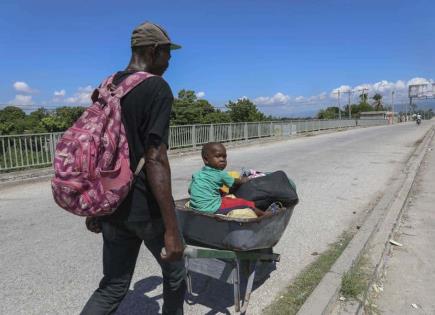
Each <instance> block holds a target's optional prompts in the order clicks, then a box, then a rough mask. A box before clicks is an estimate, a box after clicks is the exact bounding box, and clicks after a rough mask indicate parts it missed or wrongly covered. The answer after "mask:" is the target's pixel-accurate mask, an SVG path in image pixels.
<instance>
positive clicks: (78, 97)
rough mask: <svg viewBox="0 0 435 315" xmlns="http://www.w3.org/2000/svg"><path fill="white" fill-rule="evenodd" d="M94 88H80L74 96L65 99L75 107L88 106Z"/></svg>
mask: <svg viewBox="0 0 435 315" xmlns="http://www.w3.org/2000/svg"><path fill="white" fill-rule="evenodd" d="M93 91H94V88H93V87H92V86H90V85H88V86H85V87H79V88H78V89H77V92H76V93H75V94H74V96H71V97H68V98H66V99H65V102H66V103H69V104H75V105H88V104H90V103H91V95H92V92H93Z"/></svg>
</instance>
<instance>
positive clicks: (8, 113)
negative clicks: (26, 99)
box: [0, 106, 26, 123]
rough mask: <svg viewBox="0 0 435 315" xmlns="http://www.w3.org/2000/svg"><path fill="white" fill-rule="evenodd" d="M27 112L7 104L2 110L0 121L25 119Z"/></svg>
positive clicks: (0, 111)
mask: <svg viewBox="0 0 435 315" xmlns="http://www.w3.org/2000/svg"><path fill="white" fill-rule="evenodd" d="M24 117H26V113H25V112H24V111H23V110H22V109H21V108H19V107H16V106H6V107H5V108H3V109H2V110H0V123H4V122H14V121H17V120H20V119H24Z"/></svg>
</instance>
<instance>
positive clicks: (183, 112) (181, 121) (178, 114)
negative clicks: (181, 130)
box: [171, 89, 216, 125]
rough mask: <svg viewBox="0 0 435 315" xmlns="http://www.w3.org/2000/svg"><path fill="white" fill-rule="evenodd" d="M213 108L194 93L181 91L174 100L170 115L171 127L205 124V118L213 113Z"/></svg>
mask: <svg viewBox="0 0 435 315" xmlns="http://www.w3.org/2000/svg"><path fill="white" fill-rule="evenodd" d="M215 111H216V110H215V108H214V107H213V106H212V105H211V104H210V103H209V102H208V101H207V100H204V99H198V98H197V97H196V95H195V91H192V90H184V89H183V90H181V91H179V92H178V98H176V99H175V100H174V104H173V106H172V113H171V124H172V125H188V124H203V123H207V120H208V119H207V118H206V117H207V116H208V115H210V114H212V113H215Z"/></svg>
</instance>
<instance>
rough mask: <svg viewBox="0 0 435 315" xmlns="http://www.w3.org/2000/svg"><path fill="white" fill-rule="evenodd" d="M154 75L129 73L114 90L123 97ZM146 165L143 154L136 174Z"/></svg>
mask: <svg viewBox="0 0 435 315" xmlns="http://www.w3.org/2000/svg"><path fill="white" fill-rule="evenodd" d="M153 76H154V74H151V73H149V72H145V71H138V72H135V73H133V74H131V75H129V76H128V77H127V78H125V79H124V80H122V82H121V83H120V84H119V85H118V86H116V87H115V89H114V91H113V92H114V93H115V95H116V96H118V97H119V98H122V97H124V96H125V95H127V94H128V93H129V92H130V91H131V90H133V89H134V88H135V87H136V86H138V85H139V84H140V83H142V82H143V81H145V80H146V79H148V78H151V77H153ZM113 77H114V76H112V77H110V78H109V79H108V81H107V83H108V84H110V85H112V81H113ZM112 86H113V85H112ZM144 165H145V157H144V156H143V157H142V158H141V159H140V160H139V163H138V164H137V167H136V170H135V171H134V176H138V175H139V173H140V172H141V171H142V169H143V167H144Z"/></svg>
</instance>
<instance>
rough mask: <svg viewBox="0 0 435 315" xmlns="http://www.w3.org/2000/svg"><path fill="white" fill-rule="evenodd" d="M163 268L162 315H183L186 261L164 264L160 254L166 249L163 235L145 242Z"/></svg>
mask: <svg viewBox="0 0 435 315" xmlns="http://www.w3.org/2000/svg"><path fill="white" fill-rule="evenodd" d="M144 243H145V246H146V247H147V248H148V249H149V250H150V251H151V253H152V254H153V256H154V257H155V258H156V260H157V261H158V263H159V265H160V267H161V268H162V274H163V310H162V315H182V314H183V304H184V295H185V293H186V282H185V279H184V277H185V274H186V271H185V267H184V260H180V261H176V262H164V261H162V259H161V258H160V253H161V252H162V248H163V247H164V238H163V234H160V235H159V236H157V237H154V238H152V239H147V240H145V241H144Z"/></svg>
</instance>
